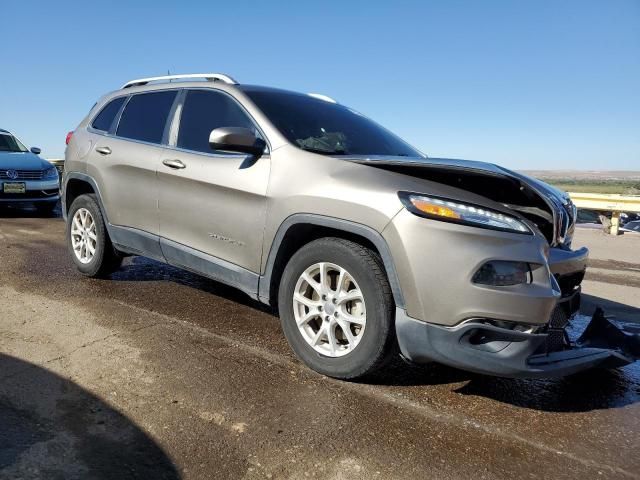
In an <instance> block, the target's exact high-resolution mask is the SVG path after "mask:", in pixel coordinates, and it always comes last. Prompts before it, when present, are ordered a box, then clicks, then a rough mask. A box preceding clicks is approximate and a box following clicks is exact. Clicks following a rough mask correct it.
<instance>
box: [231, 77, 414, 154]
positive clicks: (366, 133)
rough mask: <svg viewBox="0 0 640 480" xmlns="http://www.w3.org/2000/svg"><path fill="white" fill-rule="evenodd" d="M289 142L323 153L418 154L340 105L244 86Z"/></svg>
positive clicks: (303, 96)
mask: <svg viewBox="0 0 640 480" xmlns="http://www.w3.org/2000/svg"><path fill="white" fill-rule="evenodd" d="M244 91H245V93H246V94H247V95H248V96H249V98H251V100H253V102H254V103H255V104H256V105H257V106H258V108H260V109H261V110H262V111H263V112H264V114H265V115H267V117H269V120H271V122H273V124H274V125H275V126H276V128H277V129H278V130H280V132H281V133H282V134H283V135H284V136H285V137H286V138H287V140H289V141H290V142H291V143H292V144H294V145H296V146H297V147H299V148H302V149H304V150H308V151H312V152H316V153H321V154H326V155H384V156H401V157H420V158H422V157H423V155H421V154H420V152H418V151H417V150H415V149H414V148H412V147H411V146H410V145H408V144H407V143H406V142H404V141H403V140H401V139H400V138H399V137H397V136H395V135H394V134H392V133H391V132H389V131H388V130H386V129H384V128H383V127H381V126H380V125H378V124H377V123H375V122H373V121H371V120H369V119H368V118H366V117H365V116H363V115H361V114H359V113H358V112H356V111H354V110H351V109H350V108H347V107H345V106H343V105H339V104H337V103H333V102H330V101H327V100H322V99H318V98H315V97H312V96H309V95H303V94H300V93H294V92H286V91H282V90H267V89H258V88H256V89H252V88H251V87H248V88H245V89H244Z"/></svg>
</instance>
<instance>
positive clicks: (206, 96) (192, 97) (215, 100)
mask: <svg viewBox="0 0 640 480" xmlns="http://www.w3.org/2000/svg"><path fill="white" fill-rule="evenodd" d="M219 127H244V128H249V129H251V130H253V131H256V128H255V126H254V124H253V122H252V121H251V119H250V118H249V117H248V116H247V114H246V113H245V112H244V110H242V107H240V106H239V105H238V104H237V102H236V101H235V100H233V99H232V98H230V97H229V96H228V95H226V94H224V93H220V92H214V91H207V90H189V91H187V96H186V99H185V101H184V106H183V107H182V115H181V117H180V130H179V132H178V147H180V148H186V149H188V150H195V151H197V152H205V153H211V151H212V150H211V147H210V146H209V134H210V133H211V130H214V129H216V128H219Z"/></svg>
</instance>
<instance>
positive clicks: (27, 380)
mask: <svg viewBox="0 0 640 480" xmlns="http://www.w3.org/2000/svg"><path fill="white" fill-rule="evenodd" d="M9 478H12V479H13V478H48V479H76V478H78V479H79V478H95V479H130V478H136V479H138V478H139V479H147V478H149V479H151V478H153V479H178V478H180V475H179V474H178V472H177V470H176V467H175V466H174V464H173V462H172V461H171V459H170V458H169V457H168V456H167V454H166V453H165V452H164V451H163V450H162V448H161V447H160V446H158V445H157V444H156V443H155V442H154V440H153V439H152V438H150V437H149V436H148V435H147V434H146V433H145V432H143V431H142V430H141V429H140V428H139V427H137V426H136V425H135V424H134V423H133V422H132V421H131V420H129V419H128V418H127V417H125V416H124V415H123V414H121V413H119V412H118V411H117V410H115V409H114V408H113V407H111V406H109V405H108V404H107V403H106V402H105V401H103V400H101V399H100V398H98V397H96V396H94V395H93V394H91V393H89V392H88V391H86V390H84V389H82V388H81V387H79V386H78V385H76V384H74V383H73V382H70V381H69V380H66V379H64V378H62V377H60V376H58V375H56V374H54V373H52V372H50V371H48V370H46V369H44V368H42V367H39V366H37V365H34V364H31V363H28V362H25V361H22V360H20V359H17V358H15V357H11V356H8V355H4V354H0V479H9Z"/></svg>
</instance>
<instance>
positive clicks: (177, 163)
mask: <svg viewBox="0 0 640 480" xmlns="http://www.w3.org/2000/svg"><path fill="white" fill-rule="evenodd" d="M162 163H163V164H164V165H166V166H167V167H169V168H173V169H174V170H179V169H181V168H187V166H186V165H185V164H184V163H182V162H181V161H180V160H177V159H176V160H169V159H167V160H163V161H162Z"/></svg>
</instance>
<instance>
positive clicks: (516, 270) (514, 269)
mask: <svg viewBox="0 0 640 480" xmlns="http://www.w3.org/2000/svg"><path fill="white" fill-rule="evenodd" d="M472 281H473V283H476V284H479V285H490V286H492V287H507V286H511V285H520V284H523V283H531V267H530V266H529V264H528V263H525V262H508V261H502V260H492V261H490V262H487V263H485V264H484V265H482V266H481V267H480V268H479V269H478V271H477V272H476V273H475V274H474V275H473V278H472Z"/></svg>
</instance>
